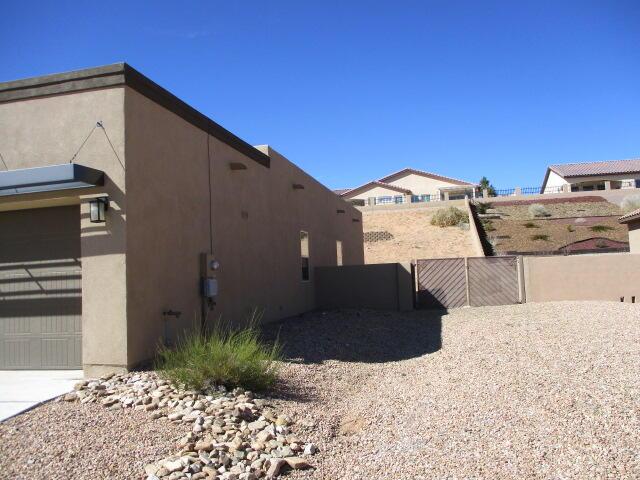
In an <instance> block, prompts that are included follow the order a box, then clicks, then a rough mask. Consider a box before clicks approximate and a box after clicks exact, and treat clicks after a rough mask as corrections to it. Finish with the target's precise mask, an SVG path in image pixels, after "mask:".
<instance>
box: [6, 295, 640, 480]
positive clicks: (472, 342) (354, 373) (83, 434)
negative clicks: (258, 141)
mask: <svg viewBox="0 0 640 480" xmlns="http://www.w3.org/2000/svg"><path fill="white" fill-rule="evenodd" d="M273 327H275V328H273ZM269 331H270V332H277V333H279V336H280V338H281V340H283V341H284V342H285V343H286V348H285V351H286V354H287V356H288V358H289V361H288V362H287V363H285V365H284V367H283V372H282V373H283V380H282V384H281V385H280V390H279V391H280V392H282V395H281V397H280V398H278V399H276V400H275V405H276V407H277V410H278V411H279V412H282V413H285V414H288V415H291V416H292V417H293V418H294V420H296V421H299V422H300V424H301V425H305V424H306V423H308V422H309V421H312V422H314V423H315V426H311V425H309V426H306V427H301V428H302V431H301V432H300V434H301V435H304V437H305V439H307V440H309V441H313V442H314V443H316V444H317V445H318V446H319V447H320V453H319V454H318V455H316V456H314V457H313V461H312V463H313V464H314V465H315V467H316V469H315V471H300V472H292V473H290V474H289V475H287V476H286V477H285V478H291V479H298V478H309V479H331V480H333V479H362V480H364V479H394V480H397V479H402V480H403V479H407V480H410V479H411V480H413V479H415V480H417V479H426V478H638V477H640V450H639V447H638V445H640V375H639V372H640V306H638V305H631V304H620V303H596V302H593V303H572V302H567V303H549V304H527V305H517V306H505V307H484V308H475V309H459V310H456V311H452V312H450V313H449V314H447V315H441V314H438V313H434V312H412V313H407V314H396V313H376V312H356V311H345V312H331V313H326V314H322V313H316V314H309V315H305V316H303V317H302V318H300V319H292V320H289V321H287V322H282V323H280V324H276V325H274V326H271V327H270V328H269ZM147 415H148V414H147V413H145V412H141V411H117V412H115V411H109V410H107V409H104V408H102V407H101V406H99V405H95V404H94V405H82V406H79V405H77V404H68V403H51V404H48V405H45V406H42V407H40V408H37V409H35V410H33V411H31V412H28V413H26V414H24V415H21V416H19V417H16V418H14V419H11V420H9V421H8V422H6V423H3V424H0V472H1V473H2V475H0V476H1V477H2V478H34V477H43V478H92V479H95V478H136V477H137V472H140V469H141V468H142V466H143V465H144V464H145V463H150V462H152V461H155V460H157V459H159V458H162V457H163V456H166V455H169V454H172V453H173V452H174V451H175V447H174V445H175V440H176V439H177V438H178V437H180V436H181V435H183V434H184V433H185V427H183V426H180V425H171V424H169V423H166V422H152V421H149V420H148V419H147V418H148V417H147ZM132 472H135V473H132Z"/></svg>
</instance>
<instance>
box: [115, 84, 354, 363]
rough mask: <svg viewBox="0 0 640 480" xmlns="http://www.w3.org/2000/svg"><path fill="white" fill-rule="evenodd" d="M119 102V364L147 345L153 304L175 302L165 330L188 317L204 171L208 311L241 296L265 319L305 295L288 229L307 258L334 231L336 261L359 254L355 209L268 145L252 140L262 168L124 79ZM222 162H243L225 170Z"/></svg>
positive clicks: (239, 304) (201, 243)
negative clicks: (122, 355)
mask: <svg viewBox="0 0 640 480" xmlns="http://www.w3.org/2000/svg"><path fill="white" fill-rule="evenodd" d="M126 112H127V113H126V119H127V124H126V134H127V158H128V160H129V169H128V172H127V173H128V175H127V186H128V204H129V210H128V218H129V220H130V222H129V229H128V236H127V244H128V247H129V248H128V258H127V262H128V266H129V268H128V271H127V282H128V285H129V292H128V295H129V298H130V299H132V300H131V301H130V302H129V305H128V317H129V325H130V328H129V337H128V338H129V358H128V361H129V364H135V363H136V362H138V361H140V360H143V359H145V358H148V357H149V356H150V355H151V354H152V353H153V351H154V349H155V346H156V343H157V342H158V341H159V340H160V339H161V337H162V332H163V322H162V311H163V310H166V309H172V310H178V311H181V312H182V317H181V319H180V321H175V320H171V325H170V333H171V336H173V337H175V335H177V334H178V333H179V332H180V331H181V330H182V329H184V328H188V327H190V326H191V325H192V324H194V322H195V321H199V318H200V305H201V304H200V296H199V283H198V282H199V255H200V253H202V252H208V251H209V250H210V241H209V225H210V224H209V176H210V178H211V195H212V201H211V207H212V210H211V218H212V225H211V226H212V233H213V252H214V255H215V256H216V258H217V259H218V261H219V262H220V269H219V271H218V273H217V276H218V282H219V295H218V303H217V305H216V306H215V308H214V309H213V310H212V311H211V312H210V314H209V320H210V322H209V323H213V322H217V321H218V320H219V319H220V318H222V319H223V320H225V321H229V322H232V323H236V324H237V323H239V322H242V321H244V320H245V319H246V317H247V315H248V314H249V313H250V311H251V310H252V309H253V308H261V309H264V320H265V321H268V320H272V319H276V318H282V317H286V316H290V315H295V314H298V313H301V312H304V311H307V310H310V309H313V308H314V307H315V292H314V278H313V276H312V278H311V281H310V282H302V280H301V260H300V240H299V235H300V230H305V231H307V232H309V235H310V261H311V267H312V268H313V267H314V266H318V265H335V264H336V240H341V241H342V242H343V258H344V263H345V264H354V263H362V262H363V245H362V221H361V213H360V212H359V211H358V210H356V209H355V208H353V207H352V206H351V205H349V204H348V203H347V202H345V201H344V200H342V199H340V198H339V197H338V196H336V195H335V194H334V193H333V192H331V191H330V190H328V189H327V188H325V187H324V186H322V185H321V184H319V183H318V182H317V181H315V180H314V179H313V178H312V177H310V176H309V175H307V174H306V173H304V172H303V171H302V170H300V169H299V168H297V167H296V166H295V165H293V164H292V163H290V162H289V161H288V160H286V159H285V158H284V157H283V156H281V155H280V154H278V153H277V152H275V151H274V150H272V149H269V148H268V147H261V149H262V150H263V151H265V152H268V154H269V155H270V157H271V168H266V167H264V166H262V165H260V164H258V163H256V162H255V161H253V160H251V159H249V158H247V157H245V156H244V155H243V154H241V153H240V152H238V151H237V150H234V149H233V148H231V147H230V146H228V145H226V144H224V143H222V142H220V141H219V140H217V139H216V138H214V137H209V139H208V140H207V134H206V133H205V132H203V131H202V130H200V129H198V128H196V127H194V126H193V125H191V124H189V123H187V122H186V121H184V120H183V119H181V118H180V117H178V116H177V115H175V114H173V113H171V112H170V111H168V110H165V109H164V108H162V107H160V106H158V105H157V104H155V103H153V102H152V101H150V100H148V99H147V98H145V97H143V96H142V95H140V94H139V93H137V92H135V91H133V90H129V89H127V93H126ZM207 141H208V142H209V145H208V148H209V156H210V159H211V168H210V170H209V160H208V157H207ZM231 162H236V163H242V164H244V165H245V166H246V169H245V170H231V169H230V167H229V164H230V163H231ZM294 183H296V184H300V185H303V186H304V189H294V188H293V184H294ZM338 209H341V210H345V213H338V212H337V210H338ZM354 218H355V219H356V220H358V221H357V222H354V221H353V219H354Z"/></svg>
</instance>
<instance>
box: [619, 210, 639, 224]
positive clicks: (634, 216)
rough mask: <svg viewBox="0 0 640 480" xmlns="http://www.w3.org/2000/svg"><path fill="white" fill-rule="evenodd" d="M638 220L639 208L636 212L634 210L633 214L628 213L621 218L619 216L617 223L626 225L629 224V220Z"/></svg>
mask: <svg viewBox="0 0 640 480" xmlns="http://www.w3.org/2000/svg"><path fill="white" fill-rule="evenodd" d="M637 219H640V208H639V209H637V210H634V211H633V212H629V213H627V214H625V215H623V216H621V217H620V218H619V219H618V221H619V222H620V223H627V222H630V221H631V220H637Z"/></svg>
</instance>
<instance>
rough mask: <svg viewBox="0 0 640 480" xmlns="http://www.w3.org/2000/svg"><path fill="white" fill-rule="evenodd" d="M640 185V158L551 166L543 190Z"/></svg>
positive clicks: (554, 190)
mask: <svg viewBox="0 0 640 480" xmlns="http://www.w3.org/2000/svg"><path fill="white" fill-rule="evenodd" d="M621 188H640V158H632V159H628V160H607V161H602V162H584V163H565V164H560V165H549V167H548V168H547V173H546V174H545V177H544V181H543V182H542V189H541V191H542V193H560V192H563V191H568V190H570V191H572V192H587V191H593V190H610V189H611V190H615V189H621Z"/></svg>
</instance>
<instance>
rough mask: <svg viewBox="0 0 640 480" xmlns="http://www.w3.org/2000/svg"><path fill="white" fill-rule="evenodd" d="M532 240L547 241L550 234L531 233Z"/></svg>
mask: <svg viewBox="0 0 640 480" xmlns="http://www.w3.org/2000/svg"><path fill="white" fill-rule="evenodd" d="M529 238H531V240H544V241H545V242H546V241H547V240H549V235H544V234H540V233H539V234H537V235H531V237H529Z"/></svg>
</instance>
